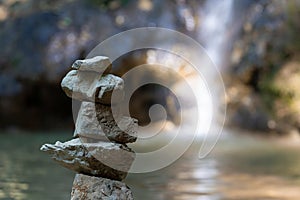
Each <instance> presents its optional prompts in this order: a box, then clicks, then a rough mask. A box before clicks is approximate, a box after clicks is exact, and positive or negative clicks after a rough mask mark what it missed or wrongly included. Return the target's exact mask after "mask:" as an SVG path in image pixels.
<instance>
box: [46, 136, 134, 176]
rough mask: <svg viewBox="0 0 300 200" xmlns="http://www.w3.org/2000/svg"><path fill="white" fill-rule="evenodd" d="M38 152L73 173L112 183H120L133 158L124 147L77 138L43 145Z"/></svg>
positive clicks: (130, 151) (129, 151)
mask: <svg viewBox="0 0 300 200" xmlns="http://www.w3.org/2000/svg"><path fill="white" fill-rule="evenodd" d="M41 151H44V152H47V153H49V154H50V155H51V157H52V159H53V160H54V161H56V162H58V163H59V164H60V165H62V166H64V167H66V168H68V169H71V170H73V171H75V172H78V173H83V174H87V175H92V176H97V177H104V178H109V179H113V180H123V179H124V178H125V177H126V175H127V172H128V170H129V169H130V167H131V164H132V162H133V160H134V158H135V153H134V152H133V151H132V150H131V149H130V148H128V147H127V146H125V145H122V144H117V143H112V142H103V141H98V142H97V143H96V142H93V143H88V142H87V141H81V140H80V139H79V138H76V139H73V140H70V141H68V142H65V143H61V142H56V143H55V144H44V145H43V146H42V147H41Z"/></svg>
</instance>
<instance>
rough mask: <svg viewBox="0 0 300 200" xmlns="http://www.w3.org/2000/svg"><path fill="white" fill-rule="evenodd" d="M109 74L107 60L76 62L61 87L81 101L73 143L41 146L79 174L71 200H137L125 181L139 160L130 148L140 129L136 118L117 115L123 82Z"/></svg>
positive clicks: (95, 58)
mask: <svg viewBox="0 0 300 200" xmlns="http://www.w3.org/2000/svg"><path fill="white" fill-rule="evenodd" d="M110 69H111V62H110V60H109V58H107V57H104V56H96V57H94V58H91V59H86V60H77V61H75V63H74V64H73V65H72V70H71V71H70V72H69V73H68V74H67V75H66V76H65V77H64V79H63V80H62V83H61V86H62V89H63V90H64V91H65V93H66V94H67V96H69V97H71V98H73V99H76V100H79V101H81V107H80V109H79V112H78V116H77V120H76V124H75V131H74V138H73V139H72V140H70V141H67V142H64V143H62V142H56V143H55V144H44V145H43V146H42V147H41V150H42V151H44V152H47V153H49V154H50V155H51V157H52V158H53V159H54V160H55V161H56V162H58V163H59V164H61V165H62V166H64V167H66V168H68V169H71V170H73V171H75V172H76V173H77V174H76V176H75V179H74V183H73V188H72V193H71V200H83V199H116V200H117V199H122V200H123V199H133V196H132V192H131V191H130V189H129V187H128V186H126V185H125V184H124V183H123V182H121V181H122V180H123V179H124V178H125V177H126V175H127V172H128V171H129V169H130V167H131V164H132V162H133V161H134V158H135V153H134V152H133V151H132V150H131V149H130V148H129V147H128V146H126V143H132V142H135V141H136V138H137V137H136V136H137V133H136V129H137V126H138V125H137V120H136V119H133V118H130V117H127V116H122V115H121V114H120V113H115V111H116V110H118V109H117V106H118V103H120V102H121V101H122V98H123V96H124V95H123V87H124V82H123V80H122V79H121V78H120V77H117V76H115V75H112V74H109V71H110ZM112 96H113V98H112ZM113 106H114V108H115V109H112V107H113ZM113 111H114V112H113Z"/></svg>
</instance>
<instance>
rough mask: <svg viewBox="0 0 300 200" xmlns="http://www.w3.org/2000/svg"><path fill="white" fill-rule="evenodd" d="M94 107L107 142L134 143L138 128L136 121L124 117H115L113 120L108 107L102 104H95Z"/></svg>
mask: <svg viewBox="0 0 300 200" xmlns="http://www.w3.org/2000/svg"><path fill="white" fill-rule="evenodd" d="M95 106H96V116H97V119H98V121H99V122H100V126H101V128H102V130H103V132H104V134H105V135H106V137H107V138H108V139H109V140H111V141H114V142H118V143H132V142H135V141H136V139H137V128H138V120H137V119H134V118H131V117H126V116H120V117H119V116H115V118H117V119H115V118H114V116H113V114H112V109H111V107H110V106H106V105H102V104H95ZM117 122H118V123H117ZM118 124H119V125H120V127H119V126H118Z"/></svg>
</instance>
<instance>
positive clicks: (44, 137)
mask: <svg viewBox="0 0 300 200" xmlns="http://www.w3.org/2000/svg"><path fill="white" fill-rule="evenodd" d="M69 135H71V133H70V134H69ZM69 135H66V134H62V133H55V134H35V135H32V134H27V135H7V134H5V135H3V134H2V135H0V199H5V200H13V199H15V200H22V199H29V200H41V199H43V200H54V199H55V200H60V199H61V200H64V199H70V191H71V186H72V181H73V177H74V173H73V172H71V171H69V170H67V169H64V168H63V167H60V166H59V165H57V164H55V163H54V162H53V161H52V160H51V159H50V158H49V157H48V156H47V155H46V154H44V153H42V152H39V147H40V146H41V144H43V143H45V142H55V141H56V140H66V139H67V138H68V137H69ZM299 150H300V147H299V148H298V147H297V144H293V145H291V144H290V143H289V142H285V143H283V142H280V143H279V142H278V141H276V142H275V141H272V142H271V141H270V140H268V141H264V140H262V139H254V138H251V137H236V136H226V137H225V138H224V139H222V140H221V141H220V142H219V144H218V145H217V147H216V148H215V150H214V152H213V153H212V154H211V155H210V156H209V157H207V158H205V159H203V160H198V159H197V156H196V155H197V154H196V153H197V151H198V146H197V144H195V145H194V146H193V147H192V148H191V149H190V151H189V152H187V153H186V154H185V155H184V156H183V157H182V158H181V159H179V160H178V161H177V162H175V163H174V164H172V165H171V166H169V167H167V168H165V169H162V170H160V171H157V172H153V173H147V174H131V175H129V176H128V177H127V179H126V180H125V182H126V183H127V184H128V185H129V186H130V187H131V188H132V190H133V192H134V195H135V199H138V200H139V199H142V200H152V199H154V200H160V199H168V200H169V199H176V200H187V199H192V200H198V199H199V200H211V199H212V200H217V199H274V200H275V199H276V200H279V199H295V200H298V199H299V198H300V154H299V153H298V152H299Z"/></svg>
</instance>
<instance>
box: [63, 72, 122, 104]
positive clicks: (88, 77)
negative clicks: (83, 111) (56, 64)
mask: <svg viewBox="0 0 300 200" xmlns="http://www.w3.org/2000/svg"><path fill="white" fill-rule="evenodd" d="M123 86H124V82H123V80H122V79H121V78H119V77H117V76H114V75H112V74H107V75H104V76H102V77H101V75H99V73H95V72H88V71H78V70H71V71H70V72H69V73H68V74H67V75H66V76H65V77H64V78H63V80H62V82H61V87H62V89H63V90H64V91H65V93H66V94H67V96H69V97H71V98H73V99H77V100H80V101H90V102H98V103H102V104H111V103H116V102H111V95H112V92H113V91H114V90H115V92H116V94H117V97H118V98H116V99H114V100H116V101H119V100H120V101H121V100H122V97H123Z"/></svg>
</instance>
